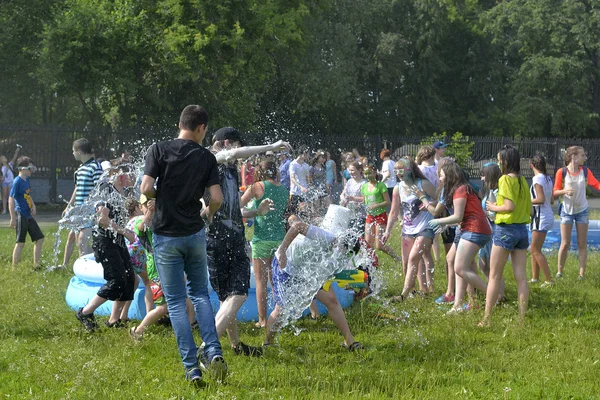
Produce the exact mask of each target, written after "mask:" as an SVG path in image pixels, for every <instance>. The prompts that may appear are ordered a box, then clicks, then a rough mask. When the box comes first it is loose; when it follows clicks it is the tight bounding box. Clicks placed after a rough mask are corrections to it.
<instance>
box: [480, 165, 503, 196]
mask: <svg viewBox="0 0 600 400" xmlns="http://www.w3.org/2000/svg"><path fill="white" fill-rule="evenodd" d="M481 176H483V179H484V184H483V195H484V197H485V196H487V195H488V194H490V191H492V190H496V189H498V181H499V180H500V177H501V176H502V171H500V167H499V166H498V164H496V163H494V162H492V163H487V164H485V165H484V166H483V168H482V170H481Z"/></svg>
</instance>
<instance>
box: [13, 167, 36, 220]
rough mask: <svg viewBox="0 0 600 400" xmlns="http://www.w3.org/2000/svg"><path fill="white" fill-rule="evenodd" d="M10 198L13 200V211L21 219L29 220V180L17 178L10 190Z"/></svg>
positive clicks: (30, 206)
mask: <svg viewBox="0 0 600 400" xmlns="http://www.w3.org/2000/svg"><path fill="white" fill-rule="evenodd" d="M10 197H12V198H13V199H15V211H16V212H18V213H19V214H20V215H21V217H23V218H31V209H32V208H33V203H32V202H31V184H30V183H29V178H25V179H23V178H21V177H20V176H17V177H16V178H15V180H14V182H13V187H12V188H11V189H10Z"/></svg>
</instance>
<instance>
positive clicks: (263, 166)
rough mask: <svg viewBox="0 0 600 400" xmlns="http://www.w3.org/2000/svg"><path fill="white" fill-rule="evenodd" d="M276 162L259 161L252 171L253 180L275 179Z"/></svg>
mask: <svg viewBox="0 0 600 400" xmlns="http://www.w3.org/2000/svg"><path fill="white" fill-rule="evenodd" d="M277 172H278V169H277V164H275V161H272V160H264V161H261V162H260V163H259V164H258V165H257V166H256V170H255V171H254V181H255V182H260V181H264V180H266V179H277Z"/></svg>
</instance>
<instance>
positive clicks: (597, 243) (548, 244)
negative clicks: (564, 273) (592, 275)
mask: <svg viewBox="0 0 600 400" xmlns="http://www.w3.org/2000/svg"><path fill="white" fill-rule="evenodd" d="M529 240H530V241H531V232H529ZM560 242H561V239H560V220H555V221H554V225H553V226H552V229H550V230H549V231H548V234H547V235H546V241H545V242H544V245H543V246H542V248H543V249H544V250H545V251H553V250H558V248H559V247H560ZM587 246H588V248H589V249H592V250H600V220H597V219H594V220H590V223H589V225H588V237H587ZM569 249H570V250H577V228H576V227H575V226H573V232H571V247H570V248H569Z"/></svg>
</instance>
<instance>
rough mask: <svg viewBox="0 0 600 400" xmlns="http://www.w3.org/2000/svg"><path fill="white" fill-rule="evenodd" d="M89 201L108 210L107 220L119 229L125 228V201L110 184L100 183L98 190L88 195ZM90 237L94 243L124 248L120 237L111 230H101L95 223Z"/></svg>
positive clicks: (123, 240)
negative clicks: (111, 243)
mask: <svg viewBox="0 0 600 400" xmlns="http://www.w3.org/2000/svg"><path fill="white" fill-rule="evenodd" d="M90 201H92V202H94V203H95V205H96V206H100V205H103V206H105V207H106V208H108V210H109V211H108V218H110V219H112V220H113V221H115V223H116V224H117V225H119V226H121V227H124V226H125V223H126V222H127V215H128V214H127V208H126V207H125V199H124V198H123V196H121V194H120V193H119V192H118V191H117V189H116V188H115V187H114V186H113V185H112V184H111V183H109V182H107V181H104V182H101V183H100V184H99V185H98V190H97V191H94V192H93V193H92V194H91V195H90ZM92 236H93V240H94V241H95V242H106V241H109V242H114V243H115V244H117V245H119V246H121V247H125V239H124V238H123V236H122V235H119V234H117V233H116V232H115V231H114V230H113V229H104V228H101V227H100V225H98V224H97V223H96V224H95V225H94V227H93V229H92Z"/></svg>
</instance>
